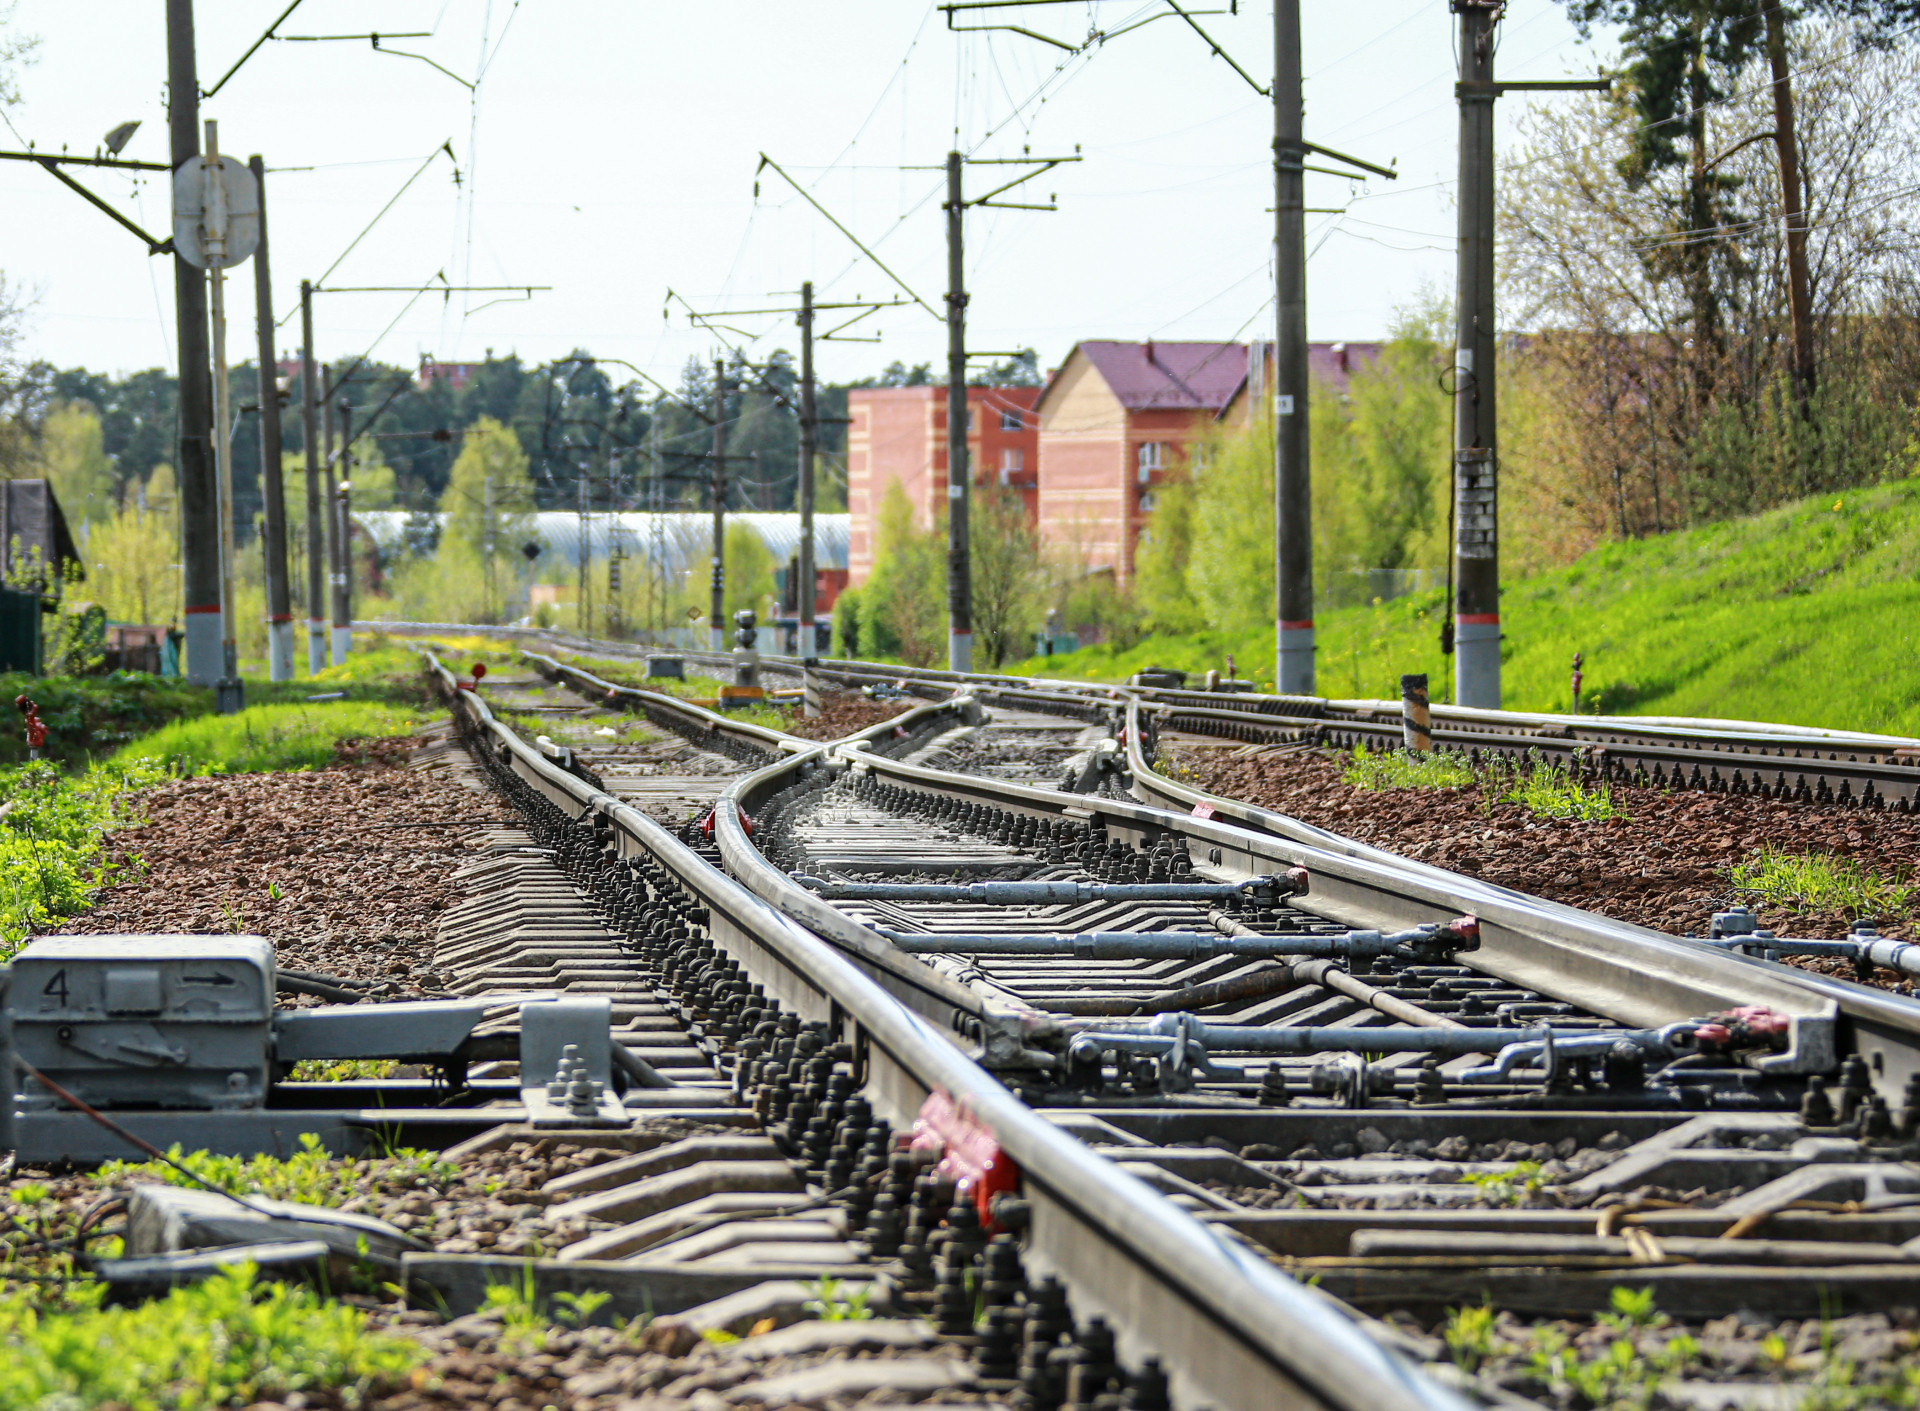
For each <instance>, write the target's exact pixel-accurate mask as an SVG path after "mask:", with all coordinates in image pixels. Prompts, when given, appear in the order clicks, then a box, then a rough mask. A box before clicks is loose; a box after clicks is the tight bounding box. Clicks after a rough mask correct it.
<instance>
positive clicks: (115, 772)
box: [0, 651, 437, 959]
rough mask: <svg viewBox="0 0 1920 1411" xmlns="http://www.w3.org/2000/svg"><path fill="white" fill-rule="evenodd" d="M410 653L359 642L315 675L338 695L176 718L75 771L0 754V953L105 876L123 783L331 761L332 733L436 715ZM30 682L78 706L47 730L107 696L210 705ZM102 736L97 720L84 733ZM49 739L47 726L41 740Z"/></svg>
mask: <svg viewBox="0 0 1920 1411" xmlns="http://www.w3.org/2000/svg"><path fill="white" fill-rule="evenodd" d="M418 663H419V658H418V656H417V655H416V654H414V653H412V652H410V651H402V652H399V653H398V654H396V655H392V656H386V657H383V656H382V655H381V654H378V653H369V654H368V655H367V657H366V658H365V659H363V660H361V661H359V662H357V663H356V662H355V661H353V660H349V661H348V662H347V663H346V664H344V665H342V666H341V667H338V668H332V670H334V671H336V672H337V673H338V674H337V675H336V676H335V677H334V678H333V681H332V683H329V682H328V681H326V680H325V679H321V680H319V681H318V682H317V684H319V685H320V686H321V687H322V689H323V690H324V689H325V688H326V687H327V686H328V685H329V684H338V685H339V686H340V688H341V689H344V690H346V691H347V693H348V696H349V699H346V700H339V701H315V702H307V701H304V700H299V699H296V700H295V701H292V702H288V701H282V702H279V703H269V704H263V705H253V706H249V707H247V709H245V710H243V711H240V712H239V713H237V714H235V715H227V716H221V715H212V714H205V713H199V714H193V715H190V716H188V717H187V718H176V719H173V720H172V721H170V722H169V723H167V724H163V725H161V726H160V727H159V728H158V729H157V730H153V731H151V732H149V733H146V734H143V735H140V736H138V737H137V738H135V739H133V740H130V741H128V742H126V743H124V744H122V745H121V746H120V747H119V748H118V749H117V750H115V751H114V752H113V754H112V755H111V756H109V757H108V758H106V759H104V760H101V761H99V762H97V763H94V764H92V765H91V766H90V767H88V768H85V769H82V770H79V771H78V772H75V773H63V772H62V771H61V769H60V766H59V763H57V762H56V761H54V760H41V761H36V762H32V763H27V764H20V765H15V766H12V767H8V766H5V765H0V959H4V958H5V957H6V956H7V955H10V954H11V953H12V952H13V951H14V950H15V949H16V948H18V946H19V945H20V943H21V942H22V941H23V940H24V939H25V938H26V937H28V936H30V935H34V934H36V933H38V932H40V931H44V930H47V929H49V928H50V926H52V925H53V924H54V923H56V922H57V921H58V919H59V918H60V917H63V916H71V915H73V914H74V913H75V912H78V911H82V910H84V909H85V908H86V905H87V901H88V898H89V897H90V896H91V895H92V893H93V892H94V890H95V889H96V888H98V887H100V886H102V885H104V884H105V883H106V882H108V881H110V880H112V878H111V874H110V872H109V871H108V870H107V869H106V868H104V867H103V866H102V865H101V863H100V861H99V857H100V850H101V845H102V843H103V842H104V840H105V837H106V834H107V833H108V832H109V831H111V830H112V829H114V828H118V827H124V826H126V825H128V824H131V823H133V822H135V821H137V818H136V814H135V811H134V810H133V808H132V807H131V805H130V804H129V802H128V795H129V794H131V793H132V791H134V790H137V789H141V788H144V787H147V786H150V785H153V784H157V783H159V782H161V781H163V780H165V779H166V778H168V777H170V776H173V775H178V774H222V773H242V772H250V771H256V770H267V769H314V768H318V767H320V766H322V765H326V764H330V763H332V762H333V761H334V759H335V758H336V757H337V752H336V750H335V745H336V744H337V743H338V742H339V741H342V740H350V739H361V738H376V737H382V736H392V735H406V734H409V733H410V732H412V731H413V730H414V729H415V728H417V727H418V726H419V725H420V724H421V723H422V722H423V721H426V720H428V719H432V718H433V716H434V715H435V714H437V708H431V707H429V708H423V705H422V704H421V703H422V702H423V701H424V700H425V697H424V695H423V694H422V692H421V689H420V685H419V682H418ZM402 670H404V673H405V674H400V673H401V672H402ZM354 672H359V673H361V675H360V676H358V677H356V676H354V675H353V673H354ZM315 684H316V682H313V681H299V682H282V683H280V684H279V685H277V686H273V687H271V688H269V693H280V694H282V695H294V694H295V692H296V691H297V692H298V693H299V695H300V696H305V695H312V694H320V693H321V692H319V691H315V690H314V689H313V688H314V685H315ZM33 685H34V690H35V692H36V696H35V699H36V700H40V701H41V702H42V703H43V704H45V703H47V702H48V701H54V700H59V701H62V702H64V705H63V707H62V708H63V709H71V710H73V711H75V712H76V713H77V717H76V718H77V719H78V720H79V721H80V723H79V725H77V726H76V725H74V724H73V722H71V721H62V722H61V724H60V725H59V726H56V725H55V721H54V719H53V718H52V717H50V716H45V713H44V712H43V717H44V718H47V719H48V723H49V725H50V726H51V727H55V730H56V733H57V731H58V730H59V729H60V728H63V727H64V728H70V729H73V730H75V731H76V732H79V733H85V732H86V730H88V729H89V728H91V727H89V726H88V725H87V724H86V721H87V718H88V712H90V711H104V712H107V713H108V715H109V718H111V712H112V711H113V710H116V709H121V708H122V707H121V706H120V705H116V704H115V702H116V701H119V702H122V703H124V701H126V700H128V699H131V700H133V701H134V702H135V706H134V707H133V708H131V709H130V710H125V711H123V713H122V714H121V715H120V716H119V717H118V718H121V719H126V718H132V719H141V718H144V713H145V712H149V711H160V712H164V711H166V710H172V709H175V708H181V709H185V708H188V707H191V708H193V709H195V710H199V709H201V708H204V709H205V710H207V711H210V710H211V709H212V693H211V692H204V691H202V692H198V695H197V696H192V698H191V699H189V695H191V693H194V692H196V691H197V688H193V687H185V686H181V685H180V684H179V683H177V682H163V681H159V680H158V679H157V678H154V677H133V678H127V679H124V680H116V679H115V678H113V677H97V678H81V679H79V680H78V681H44V680H43V681H39V682H35V683H33ZM69 688H71V689H69ZM0 689H4V688H3V687H0ZM63 692H64V693H65V694H61V693H63ZM183 693H186V694H183ZM199 697H205V699H204V700H200V699H199ZM183 702H184V703H185V704H184V705H183V704H182V703H183ZM106 735H108V732H105V731H101V732H100V733H99V734H96V735H92V736H89V738H92V739H96V740H98V739H99V738H101V737H102V736H106ZM54 738H55V735H50V736H49V743H50V744H51V743H52V741H53V739H54ZM236 929H237V928H236Z"/></svg>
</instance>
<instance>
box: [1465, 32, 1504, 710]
mask: <svg viewBox="0 0 1920 1411" xmlns="http://www.w3.org/2000/svg"><path fill="white" fill-rule="evenodd" d="M1501 7H1502V0H1454V9H1455V10H1456V11H1458V12H1459V15H1460V42H1459V48H1460V86H1459V96H1460V182H1459V187H1458V192H1459V200H1458V205H1459V220H1460V227H1459V228H1460V239H1459V266H1458V283H1459V293H1458V302H1457V305H1456V308H1455V316H1456V320H1457V324H1458V332H1457V335H1456V339H1455V349H1456V351H1455V364H1454V373H1453V376H1454V402H1453V406H1454V414H1453V446H1454V450H1453V495H1454V509H1453V514H1454V542H1453V555H1454V564H1453V584H1454V588H1453V593H1454V599H1453V622H1454V639H1453V640H1454V648H1453V698H1454V700H1455V701H1456V702H1457V703H1458V704H1460V705H1463V706H1477V707H1480V708H1483V709H1496V710H1497V709H1498V708H1499V706H1500V559H1499V543H1500V541H1499V513H1498V506H1499V498H1498V485H1499V447H1498V442H1497V438H1496V436H1495V426H1496V424H1497V423H1496V420H1495V416H1496V407H1495V401H1494V310H1493V103H1494V95H1495V92H1496V90H1495V88H1494V84H1493V52H1494V27H1495V25H1496V24H1497V23H1498V21H1499V17H1500V11H1501Z"/></svg>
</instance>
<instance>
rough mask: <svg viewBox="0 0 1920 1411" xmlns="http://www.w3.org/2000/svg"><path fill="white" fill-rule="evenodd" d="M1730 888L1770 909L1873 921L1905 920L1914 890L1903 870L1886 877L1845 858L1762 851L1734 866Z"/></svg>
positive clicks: (1774, 849) (1828, 855)
mask: <svg viewBox="0 0 1920 1411" xmlns="http://www.w3.org/2000/svg"><path fill="white" fill-rule="evenodd" d="M1733 885H1734V886H1735V887H1736V888H1738V889H1739V890H1740V891H1743V892H1751V893H1753V894H1754V895H1756V896H1758V897H1759V898H1760V899H1761V900H1762V901H1764V902H1767V903H1769V904H1770V905H1773V906H1779V907H1791V908H1792V909H1793V910H1795V911H1839V912H1843V913H1845V914H1846V915H1848V916H1853V917H1875V918H1878V917H1887V916H1901V915H1905V914H1906V913H1907V912H1908V911H1909V910H1910V909H1911V908H1912V905H1913V900H1914V894H1915V892H1916V890H1920V887H1916V885H1915V882H1914V880H1913V872H1912V870H1911V869H1908V868H1901V869H1899V870H1897V871H1896V872H1895V873H1894V874H1893V875H1892V876H1891V877H1888V876H1883V875H1881V874H1880V873H1877V872H1872V871H1869V870H1868V869H1867V868H1864V867H1862V866H1861V865H1860V864H1859V863H1858V862H1856V861H1855V860H1854V859H1853V858H1850V857H1836V856H1833V855H1831V854H1820V853H1790V852H1784V851H1781V850H1779V849H1777V848H1772V847H1762V848H1761V849H1760V850H1759V851H1758V852H1756V853H1754V854H1753V856H1751V857H1749V858H1748V859H1747V860H1746V861H1745V862H1740V863H1736V864H1735V865H1734V868H1733Z"/></svg>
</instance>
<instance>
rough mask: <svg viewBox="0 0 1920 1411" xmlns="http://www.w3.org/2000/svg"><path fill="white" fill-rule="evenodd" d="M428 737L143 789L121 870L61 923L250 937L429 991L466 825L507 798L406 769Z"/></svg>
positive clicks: (286, 952)
mask: <svg viewBox="0 0 1920 1411" xmlns="http://www.w3.org/2000/svg"><path fill="white" fill-rule="evenodd" d="M417 743H418V740H417V739H400V740H379V741H353V742H348V743H347V744H345V745H343V746H342V748H341V749H340V751H339V760H338V762H336V763H335V764H334V765H332V766H331V767H329V768H326V769H318V770H313V771H311V772H307V773H285V774H232V775H219V776H213V777H207V778H199V779H182V780H179V781H177V782H174V783H168V784H162V785H159V786H158V787H156V788H151V789H146V790H143V791H141V792H140V793H139V794H138V795H136V796H135V799H134V806H135V809H136V811H137V813H138V814H139V816H141V817H143V818H144V819H145V820H146V821H145V822H143V823H141V824H139V825H138V826H136V827H132V828H127V829H123V830H121V831H119V832H117V833H115V834H113V836H112V837H111V838H110V839H109V840H108V844H107V850H106V851H107V857H108V859H109V860H110V861H111V862H112V863H114V864H116V865H117V866H118V868H119V869H120V870H119V880H118V881H116V882H115V883H113V884H112V885H110V886H107V887H105V888H103V889H101V891H100V892H99V893H98V894H97V895H96V897H95V900H94V905H93V908H92V909H91V910H89V911H85V912H82V913H81V914H80V915H78V916H75V917H72V918H70V919H69V920H68V921H67V922H66V924H65V925H64V926H63V927H62V928H61V934H64V935H80V934H90V935H99V934H112V933H118V934H135V935H137V934H148V933H185V934H202V935H205V934H214V935H232V934H236V933H238V934H251V935H260V936H265V937H267V938H268V939H269V940H271V941H272V942H273V943H274V952H275V957H276V959H277V961H278V963H279V965H280V967H281V968H282V969H293V970H315V971H321V972H325V973H327V974H331V975H338V976H342V977H344V978H348V979H352V980H357V981H362V982H365V983H369V984H372V985H374V986H375V987H376V989H375V993H376V994H385V995H387V996H390V997H401V996H405V995H411V994H415V993H417V992H419V990H420V988H421V987H420V985H419V984H418V983H416V980H415V976H416V974H417V973H424V972H425V971H426V967H427V964H428V960H429V958H430V956H431V955H432V951H433V937H434V927H435V923H436V922H437V920H438V919H439V916H440V913H441V912H442V911H443V910H445V909H446V908H447V907H448V906H449V905H451V904H452V903H453V902H454V901H456V900H457V899H458V897H457V894H456V893H455V891H454V889H453V887H452V884H451V883H450V882H449V881H448V877H449V876H450V874H451V873H452V872H453V871H454V870H455V869H456V868H458V867H460V866H461V865H462V864H463V863H465V862H468V861H471V860H472V854H471V853H470V852H468V851H467V850H466V849H465V847H464V846H463V845H462V842H461V840H462V839H463V838H464V837H465V836H466V835H467V834H469V833H470V832H471V831H472V827H471V825H472V824H474V823H476V822H480V821H484V820H490V819H498V818H501V817H502V816H503V813H502V810H503V808H504V805H503V804H501V803H500V802H499V801H498V800H496V799H493V798H491V797H490V796H484V795H480V794H476V793H474V792H473V791H472V790H471V789H468V788H464V787H462V786H461V785H459V784H456V783H454V782H452V781H451V780H449V779H447V778H446V777H444V776H442V775H440V774H438V773H435V772H430V771H426V770H418V769H408V768H406V767H405V762H406V759H407V757H408V755H409V754H410V753H411V751H412V749H413V748H414V746H415V745H416V744H417Z"/></svg>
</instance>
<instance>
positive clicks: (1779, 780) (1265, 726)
mask: <svg viewBox="0 0 1920 1411" xmlns="http://www.w3.org/2000/svg"><path fill="white" fill-rule="evenodd" d="M1144 704H1145V705H1146V708H1147V709H1148V710H1150V711H1151V712H1152V713H1153V715H1154V718H1155V721H1156V723H1157V725H1158V728H1161V729H1166V730H1173V731H1178V732H1183V733H1187V734H1197V735H1218V736H1225V737H1227V738H1229V739H1237V740H1242V741H1246V742H1249V743H1258V742H1259V740H1260V739H1261V738H1265V739H1268V740H1273V741H1275V742H1286V743H1300V742H1310V743H1315V744H1323V745H1328V746H1331V747H1334V748H1337V749H1350V748H1352V747H1353V746H1355V745H1364V746H1366V747H1368V748H1371V749H1377V750H1387V749H1398V748H1399V747H1400V742H1401V726H1400V717H1399V715H1398V714H1395V715H1394V716H1393V717H1392V718H1391V719H1349V718H1338V717H1334V716H1331V715H1329V716H1324V717H1317V718H1313V719H1305V718H1300V717H1295V716H1281V715H1264V714H1255V713H1253V712H1249V711H1236V710H1232V709H1225V708H1218V707H1198V706H1187V705H1180V706H1166V705H1162V704H1160V703H1159V702H1158V701H1153V702H1147V703H1144ZM1429 733H1430V735H1431V737H1432V740H1433V743H1434V746H1435V747H1436V748H1438V749H1442V750H1448V751H1451V752H1454V753H1458V754H1463V755H1468V754H1471V755H1476V756H1479V757H1483V758H1484V757H1491V756H1496V755H1499V756H1506V757H1508V758H1513V759H1525V758H1528V757H1533V756H1537V757H1539V758H1542V759H1546V760H1548V761H1550V762H1551V763H1553V764H1554V765H1555V767H1557V768H1562V769H1575V770H1583V771H1588V772H1593V773H1598V774H1601V775H1604V776H1605V777H1607V778H1608V779H1613V780H1618V781H1621V782H1627V781H1630V780H1632V779H1633V778H1635V777H1637V776H1639V775H1641V774H1645V775H1648V776H1649V777H1651V778H1653V779H1655V780H1656V781H1657V782H1660V783H1670V784H1673V785H1681V784H1683V783H1684V784H1687V785H1688V786H1690V787H1696V788H1706V789H1709V790H1712V791H1715V792H1727V793H1734V794H1745V793H1766V794H1771V795H1773V796H1774V797H1787V796H1789V795H1795V794H1796V793H1797V790H1798V789H1799V788H1800V787H1802V786H1805V787H1807V788H1808V789H1809V791H1811V790H1812V788H1813V787H1814V785H1810V784H1808V782H1807V781H1808V780H1809V779H1811V780H1813V781H1816V783H1817V784H1818V785H1819V787H1821V788H1823V789H1825V790H1826V791H1828V792H1830V793H1832V794H1833V795H1834V796H1835V798H1836V799H1845V800H1849V801H1859V800H1862V799H1867V798H1873V799H1877V800H1879V801H1880V802H1881V803H1882V804H1884V805H1887V806H1891V807H1896V808H1898V809H1901V810H1903V811H1905V810H1911V809H1913V808H1915V807H1920V763H1908V762H1904V761H1903V760H1895V759H1883V758H1880V757H1879V756H1870V757H1869V758H1867V759H1864V760H1863V759H1860V758H1859V757H1858V756H1857V755H1849V756H1847V757H1846V758H1837V757H1836V758H1829V757H1828V756H1827V755H1823V754H1821V753H1820V751H1819V750H1818V749H1817V748H1812V746H1813V744H1814V742H1811V741H1806V740H1794V741H1789V740H1788V738H1787V737H1778V738H1776V739H1775V740H1774V741H1773V742H1772V743H1774V744H1775V745H1777V746H1778V748H1773V749H1761V750H1758V751H1755V750H1753V749H1752V748H1751V747H1750V746H1747V745H1743V746H1741V747H1740V748H1738V749H1736V748H1734V747H1733V745H1731V744H1728V745H1721V746H1716V745H1708V744H1702V743H1669V742H1668V740H1669V738H1672V739H1679V738H1681V737H1679V736H1673V737H1665V736H1659V737H1654V738H1652V739H1651V740H1641V739H1636V738H1631V737H1629V736H1628V735H1626V734H1625V733H1623V732H1608V735H1607V737H1606V739H1605V740H1604V741H1603V740H1602V738H1601V737H1600V736H1597V735H1594V734H1591V733H1588V734H1581V735H1571V734H1567V733H1564V732H1563V733H1560V734H1553V735H1539V734H1532V733H1528V732H1526V731H1524V730H1522V729H1519V728H1518V727H1516V728H1514V729H1510V730H1504V731H1492V730H1474V729H1466V728H1460V727H1457V726H1450V725H1446V724H1443V723H1441V721H1440V720H1439V719H1437V718H1436V719H1435V721H1434V723H1433V725H1432V727H1431V729H1430V731H1429ZM1700 738H1703V737H1698V736H1696V737H1695V739H1700ZM1723 738H1725V739H1728V740H1747V741H1751V740H1755V739H1758V738H1759V737H1756V736H1751V735H1733V734H1729V735H1726V736H1724V737H1723ZM1789 747H1791V748H1792V750H1793V751H1794V752H1793V753H1787V749H1788V748H1789ZM1802 750H1810V751H1811V752H1810V753H1801V751H1802ZM1828 754H1830V755H1834V756H1838V754H1839V751H1838V750H1832V751H1829V752H1828ZM1915 759H1916V760H1920V756H1916V757H1915ZM1696 777H1697V778H1698V780H1699V783H1697V784H1696V783H1693V782H1692V781H1693V780H1694V779H1695V778H1696Z"/></svg>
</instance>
